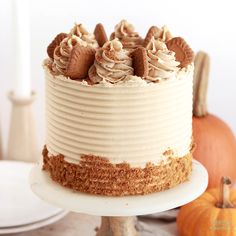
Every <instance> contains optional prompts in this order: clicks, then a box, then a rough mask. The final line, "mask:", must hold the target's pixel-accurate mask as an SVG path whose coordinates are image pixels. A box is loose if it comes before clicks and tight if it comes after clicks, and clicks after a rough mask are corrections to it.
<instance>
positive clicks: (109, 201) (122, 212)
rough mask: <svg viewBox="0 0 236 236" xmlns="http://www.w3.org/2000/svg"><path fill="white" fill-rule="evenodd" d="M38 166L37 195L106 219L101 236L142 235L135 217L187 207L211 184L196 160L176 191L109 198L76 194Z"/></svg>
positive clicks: (34, 177)
mask: <svg viewBox="0 0 236 236" xmlns="http://www.w3.org/2000/svg"><path fill="white" fill-rule="evenodd" d="M41 166H42V165H41V164H37V165H36V166H35V167H34V168H33V169H32V171H31V173H30V184H31V188H32V190H33V192H34V193H35V194H36V195H38V196H39V197H40V198H41V199H42V200H44V201H46V202H49V203H51V204H53V205H56V206H58V207H60V208H63V209H65V210H69V211H74V212H79V213H86V214H90V215H97V216H102V224H101V227H100V229H99V231H98V232H97V236H134V235H138V233H137V231H136V229H135V226H134V217H132V216H135V215H145V214H152V213H157V212H162V211H166V210H169V209H172V208H175V207H179V206H181V205H184V204H186V203H188V202H190V201H192V200H194V199H195V198H197V197H198V196H199V195H201V194H202V193H203V192H204V191H205V189H206V187H207V184H208V174H207V171H206V169H205V168H204V167H203V166H202V165H201V164H200V163H199V162H197V161H196V160H194V161H193V171H192V174H191V176H190V178H189V180H188V181H187V182H185V183H183V184H180V185H178V186H176V187H174V188H172V189H169V190H166V191H163V192H159V193H153V194H148V195H144V196H126V197H107V196H97V195H90V194H84V193H80V192H74V191H72V190H70V189H67V188H64V187H62V186H60V185H59V184H56V183H55V182H53V181H52V180H51V178H50V177H49V175H48V174H47V173H46V172H44V171H42V168H41Z"/></svg>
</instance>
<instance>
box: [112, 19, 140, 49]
mask: <svg viewBox="0 0 236 236" xmlns="http://www.w3.org/2000/svg"><path fill="white" fill-rule="evenodd" d="M113 38H118V39H119V40H120V41H121V43H122V44H123V47H124V48H125V49H127V50H132V49H135V48H136V47H138V46H141V45H142V43H143V39H142V38H141V37H140V36H139V34H138V33H137V32H135V31H134V26H133V25H132V24H130V23H128V22H127V21H126V20H122V21H121V22H120V23H119V24H117V25H116V26H115V32H114V33H113V34H112V35H111V39H113Z"/></svg>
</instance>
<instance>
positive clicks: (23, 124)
mask: <svg viewBox="0 0 236 236" xmlns="http://www.w3.org/2000/svg"><path fill="white" fill-rule="evenodd" d="M8 98H9V100H10V101H11V103H12V110H11V123H10V130H9V139H8V149H7V159H8V160H17V161H26V162H35V161H37V159H38V157H39V148H38V146H37V141H36V132H35V122H34V116H33V112H32V104H33V102H34V100H35V98H36V94H35V92H32V93H31V96H30V97H29V98H24V97H17V96H15V94H14V93H13V92H10V93H9V94H8Z"/></svg>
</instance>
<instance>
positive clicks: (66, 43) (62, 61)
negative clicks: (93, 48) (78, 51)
mask: <svg viewBox="0 0 236 236" xmlns="http://www.w3.org/2000/svg"><path fill="white" fill-rule="evenodd" d="M78 44H79V45H80V46H83V47H87V46H88V44H87V42H85V41H83V40H82V39H81V38H79V37H77V36H75V35H69V36H68V37H66V38H64V39H63V40H62V41H61V43H60V45H59V46H57V47H56V48H55V50H54V61H53V63H52V71H53V72H54V74H55V75H65V76H66V69H67V65H68V61H69V57H70V55H71V51H72V49H73V48H74V47H75V46H76V45H78Z"/></svg>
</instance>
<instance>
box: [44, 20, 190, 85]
mask: <svg viewBox="0 0 236 236" xmlns="http://www.w3.org/2000/svg"><path fill="white" fill-rule="evenodd" d="M47 53H48V56H49V58H50V59H49V63H47V66H48V67H49V68H50V70H51V72H52V73H53V74H54V75H55V77H56V76H59V75H60V76H65V77H66V78H68V79H72V80H78V81H85V82H87V84H89V85H95V84H100V83H104V82H106V83H110V84H117V83H119V84H120V83H122V82H123V81H124V82H127V80H129V79H131V80H132V79H133V78H134V77H140V79H142V80H143V81H145V82H146V83H158V82H159V81H161V80H166V79H169V78H172V77H173V78H175V77H177V74H178V73H179V72H180V71H184V70H187V69H188V67H189V65H192V62H193V58H194V53H193V51H192V49H191V48H190V47H189V46H188V44H187V43H186V42H185V40H184V39H183V38H181V37H173V36H172V34H171V33H170V31H169V29H168V28H167V27H166V26H163V27H162V28H158V27H157V26H152V27H150V28H149V30H148V31H147V34H146V36H145V38H144V39H143V38H142V37H141V36H140V35H139V34H138V33H137V32H136V31H135V29H134V26H133V25H132V24H130V23H128V22H127V21H126V20H122V21H121V22H120V23H119V24H117V25H116V26H115V29H114V32H113V33H112V34H111V36H110V40H108V37H107V34H106V31H105V29H104V27H103V25H102V24H101V23H99V24H97V25H96V27H95V29H94V33H89V32H88V31H87V29H86V28H85V27H84V26H83V25H82V24H75V25H74V27H73V28H72V29H71V30H70V32H69V33H60V34H58V35H57V36H56V37H55V38H54V40H53V41H52V42H51V43H50V45H49V46H48V48H47Z"/></svg>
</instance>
